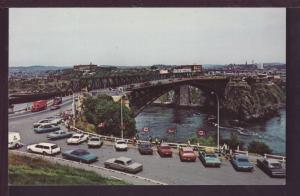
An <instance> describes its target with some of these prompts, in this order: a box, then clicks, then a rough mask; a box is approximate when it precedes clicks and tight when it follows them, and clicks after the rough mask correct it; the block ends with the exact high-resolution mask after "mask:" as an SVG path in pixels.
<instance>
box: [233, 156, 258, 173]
mask: <svg viewBox="0 0 300 196" xmlns="http://www.w3.org/2000/svg"><path fill="white" fill-rule="evenodd" d="M230 162H231V164H232V166H233V168H234V169H235V170H237V171H249V172H251V171H253V164H252V163H251V162H250V161H249V159H248V157H247V156H245V155H239V154H236V155H233V157H232V159H231V160H230Z"/></svg>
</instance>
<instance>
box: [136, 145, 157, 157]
mask: <svg viewBox="0 0 300 196" xmlns="http://www.w3.org/2000/svg"><path fill="white" fill-rule="evenodd" d="M138 149H139V152H140V154H151V155H152V154H153V149H152V145H151V143H150V142H145V143H140V144H139V145H138Z"/></svg>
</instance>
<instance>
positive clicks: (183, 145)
mask: <svg viewBox="0 0 300 196" xmlns="http://www.w3.org/2000/svg"><path fill="white" fill-rule="evenodd" d="M70 129H71V130H72V131H75V132H77V133H81V134H85V135H88V136H89V137H90V136H95V137H100V139H103V140H105V141H110V142H115V141H117V140H120V139H122V138H119V137H113V136H105V135H101V134H96V133H90V132H85V131H83V130H80V129H78V128H76V127H73V126H70ZM123 140H125V141H126V142H127V143H128V144H133V143H134V141H133V139H125V138H123ZM136 141H137V143H144V142H149V141H146V140H136ZM164 143H166V144H168V145H169V146H170V147H171V148H175V149H178V148H179V147H187V146H189V147H192V148H194V150H201V149H204V148H207V147H210V148H214V150H217V147H212V146H202V145H200V144H199V143H198V144H190V145H189V144H186V143H173V142H164ZM152 144H155V142H153V141H152Z"/></svg>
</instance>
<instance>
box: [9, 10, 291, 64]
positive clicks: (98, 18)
mask: <svg viewBox="0 0 300 196" xmlns="http://www.w3.org/2000/svg"><path fill="white" fill-rule="evenodd" d="M285 37H286V14H285V9H284V8H11V9H9V66H30V65H51V66H72V65H76V64H89V63H90V62H92V63H93V64H98V65H131V66H138V65H154V64H168V65H184V64H230V63H245V62H246V61H247V62H248V63H250V62H252V60H253V61H254V62H256V63H263V62H281V63H285V61H286V39H285Z"/></svg>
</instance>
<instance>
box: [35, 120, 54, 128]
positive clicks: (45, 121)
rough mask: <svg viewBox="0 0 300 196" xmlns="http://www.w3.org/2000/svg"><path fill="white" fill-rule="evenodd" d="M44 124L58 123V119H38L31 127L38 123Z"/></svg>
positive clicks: (37, 125)
mask: <svg viewBox="0 0 300 196" xmlns="http://www.w3.org/2000/svg"><path fill="white" fill-rule="evenodd" d="M44 124H51V125H58V124H59V120H57V119H43V120H39V121H38V122H36V123H33V128H37V127H39V126H40V125H44Z"/></svg>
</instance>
